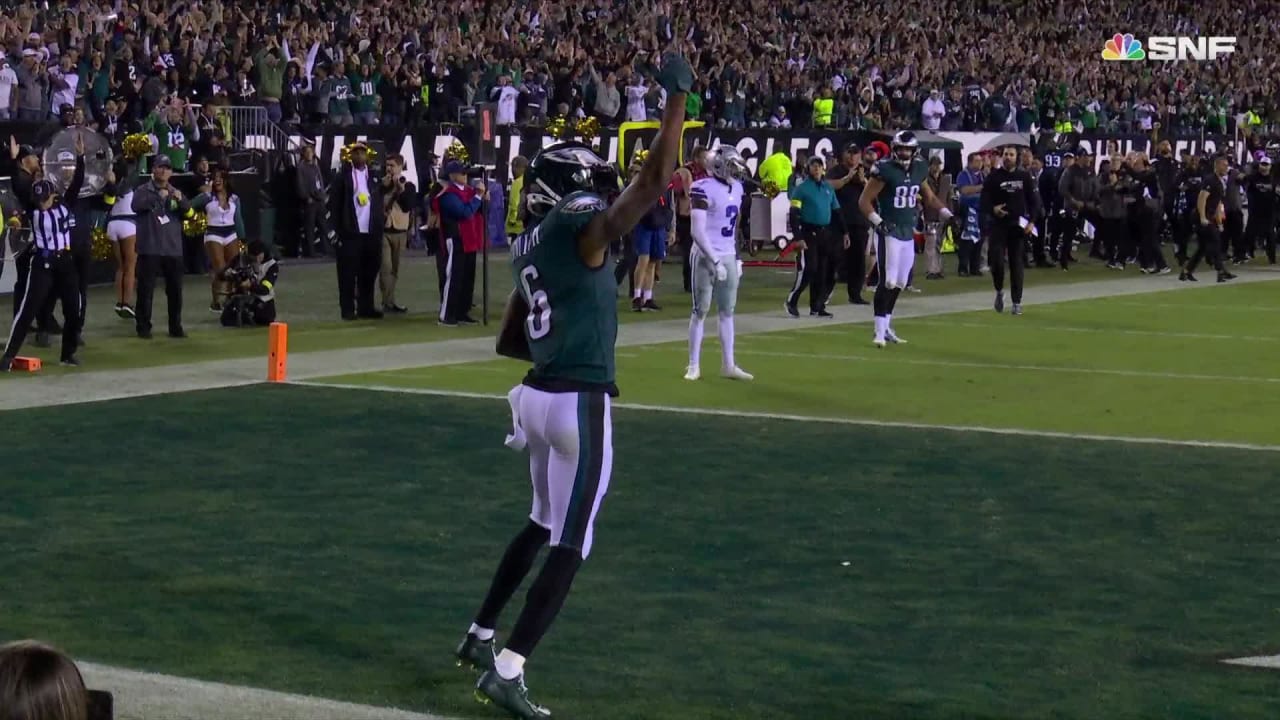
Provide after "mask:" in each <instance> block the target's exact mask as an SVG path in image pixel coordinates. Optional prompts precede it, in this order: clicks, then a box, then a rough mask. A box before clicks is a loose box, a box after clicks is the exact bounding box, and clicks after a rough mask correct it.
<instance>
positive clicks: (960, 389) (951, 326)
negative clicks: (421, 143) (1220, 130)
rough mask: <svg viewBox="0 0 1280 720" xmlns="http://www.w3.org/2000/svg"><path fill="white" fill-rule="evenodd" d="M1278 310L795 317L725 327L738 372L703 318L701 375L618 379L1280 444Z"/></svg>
mask: <svg viewBox="0 0 1280 720" xmlns="http://www.w3.org/2000/svg"><path fill="white" fill-rule="evenodd" d="M1278 323H1280V294H1278V293H1277V289H1276V287H1275V286H1274V285H1273V284H1272V283H1257V284H1252V285H1239V286H1234V287H1208V288H1197V289H1195V290H1184V291H1170V292H1160V293H1151V294H1147V295H1138V296H1129V297H1121V298H1101V299H1096V300H1081V301H1075V302H1064V303H1057V304H1052V305H1042V306H1036V305H1029V306H1028V307H1027V314H1026V315H1023V316H1021V317H1014V316H1011V315H1009V314H1008V313H1007V312H1006V313H1005V314H1003V315H1001V314H997V313H995V312H994V311H982V312H972V313H958V314H951V315H942V316H935V317H925V318H908V319H900V320H897V321H895V323H894V325H895V327H896V328H897V331H898V333H899V334H900V335H901V336H903V337H904V338H906V339H907V340H908V344H906V345H898V346H890V347H888V348H885V349H883V350H880V349H876V348H875V347H873V346H872V344H871V328H870V327H869V326H868V325H857V326H847V325H846V326H828V327H823V326H822V325H821V324H820V323H815V322H813V321H807V319H806V320H802V321H798V322H797V329H796V330H794V331H786V332H776V333H760V334H753V335H747V336H743V337H739V338H738V339H737V343H736V350H737V357H738V364H739V365H740V366H742V367H743V368H744V369H746V370H747V371H748V372H751V373H754V374H755V375H756V381H755V382H754V383H752V384H751V385H750V386H743V385H741V384H738V383H734V382H731V381H727V380H722V379H720V378H719V377H718V376H717V372H716V371H717V370H718V368H719V362H720V350H719V346H718V344H717V343H716V341H715V339H714V338H715V333H716V331H715V320H714V319H711V320H708V322H707V340H706V342H705V344H704V347H703V359H702V371H703V380H702V381H700V382H697V383H689V382H685V381H684V380H683V379H682V376H683V375H684V367H685V365H686V364H687V362H688V361H687V357H688V356H687V349H686V344H685V343H684V342H675V343H665V344H660V345H651V346H644V347H627V348H622V349H620V350H619V351H618V383H619V385H620V386H621V388H622V391H623V396H622V398H621V400H622V401H624V402H628V403H638V404H645V405H657V406H675V407H682V408H714V409H720V410H727V411H738V412H755V413H760V412H764V413H779V414H788V415H802V416H815V417H824V418H845V419H860V420H872V421H893V422H903V423H921V424H929V425H949V426H959V427H966V428H972V427H987V428H1002V429H1013V430H1035V431H1043V432H1060V433H1072V434H1086V435H1104V436H1108V437H1112V436H1123V437H1148V438H1164V439H1173V440H1181V441H1191V442H1220V443H1237V444H1256V445H1271V446H1280V376H1278V375H1277V373H1276V368H1277V364H1276V361H1277V358H1278V357H1280V332H1277V331H1276V327H1277V324H1278ZM521 372H522V370H521V368H520V367H519V366H518V365H515V364H512V363H511V362H510V361H507V360H501V359H499V360H494V361H492V362H488V363H468V364H462V365H445V366H433V367H424V368H417V369H413V370H400V371H391V372H378V373H365V374H355V375H346V376H341V377H337V378H333V379H332V381H333V382H337V383H343V384H358V385H378V386H387V387H402V388H407V389H424V388H425V389H438V390H446V391H463V392H480V393H495V394H496V393H506V391H507V390H508V389H509V388H510V387H511V386H512V385H513V384H515V383H516V382H517V381H518V380H519V378H520V375H521ZM708 422H714V421H708ZM851 432H856V431H851ZM766 441H767V439H766ZM1027 442H1028V445H1029V446H1033V445H1034V443H1035V442H1037V441H1035V440H1028V441H1027Z"/></svg>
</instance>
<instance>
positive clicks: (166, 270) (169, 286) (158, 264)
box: [134, 255, 183, 336]
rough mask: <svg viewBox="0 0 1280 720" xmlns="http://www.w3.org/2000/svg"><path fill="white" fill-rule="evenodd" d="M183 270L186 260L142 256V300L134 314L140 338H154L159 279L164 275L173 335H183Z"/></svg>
mask: <svg viewBox="0 0 1280 720" xmlns="http://www.w3.org/2000/svg"><path fill="white" fill-rule="evenodd" d="M182 270H183V260H182V258H181V257H179V256H169V255H139V256H138V270H137V275H138V300H137V306H136V307H135V308H134V313H135V314H136V315H137V328H138V334H139V335H142V336H150V334H151V310H152V307H153V305H152V302H153V300H154V299H155V293H156V275H160V274H163V275H164V294H165V297H166V298H167V299H168V301H169V334H170V335H181V334H182Z"/></svg>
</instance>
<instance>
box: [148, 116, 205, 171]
mask: <svg viewBox="0 0 1280 720" xmlns="http://www.w3.org/2000/svg"><path fill="white" fill-rule="evenodd" d="M185 122H186V120H185V119H183V120H182V121H181V122H179V123H178V124H176V125H175V124H172V123H170V122H169V121H168V119H166V118H162V117H161V116H160V115H159V114H153V115H151V116H150V117H149V118H147V122H146V124H145V127H144V129H145V130H146V131H147V132H149V133H151V134H152V135H155V136H156V141H157V144H158V146H159V147H158V150H157V154H160V155H168V156H169V161H170V162H172V163H173V171H174V172H182V171H184V170H186V169H187V156H188V154H189V153H190V151H191V141H192V140H193V139H194V137H193V136H194V135H195V127H194V126H189V125H185V124H184V123H185Z"/></svg>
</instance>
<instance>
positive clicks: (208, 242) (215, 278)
mask: <svg viewBox="0 0 1280 720" xmlns="http://www.w3.org/2000/svg"><path fill="white" fill-rule="evenodd" d="M191 209H193V210H195V211H196V212H201V211H203V212H204V213H205V216H206V217H207V218H208V225H207V227H206V228H205V232H204V250H205V254H206V255H208V257H209V266H210V268H211V269H210V271H209V273H210V278H211V288H212V292H213V302H212V303H210V304H209V309H210V310H212V311H213V312H216V313H221V312H222V298H223V297H226V296H227V295H228V294H229V290H230V288H228V287H227V284H226V282H224V281H223V280H222V270H223V268H225V267H227V266H228V265H230V264H231V262H232V261H233V260H235V258H236V256H237V255H239V254H240V239H241V238H243V237H244V218H243V217H242V216H241V214H240V196H238V195H236V194H235V193H233V192H231V186H230V183H229V182H228V180H227V173H226V171H225V170H221V169H218V170H214V172H213V179H212V180H211V182H210V187H209V192H207V193H202V194H200V195H199V196H197V197H196V198H195V199H194V200H192V201H191Z"/></svg>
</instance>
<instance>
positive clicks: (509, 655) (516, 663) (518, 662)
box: [495, 648, 524, 680]
mask: <svg viewBox="0 0 1280 720" xmlns="http://www.w3.org/2000/svg"><path fill="white" fill-rule="evenodd" d="M495 667H496V669H497V671H498V674H499V675H501V676H502V679H503V680H515V679H516V678H518V677H520V675H521V674H522V673H523V672H524V656H523V655H521V654H519V653H513V652H511V651H510V650H507V649H506V648H503V650H502V652H500V653H498V663H497V665H496V666H495Z"/></svg>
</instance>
